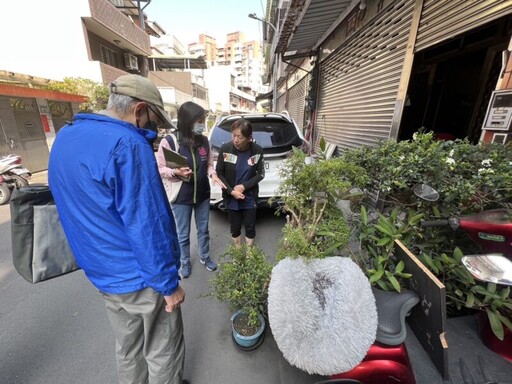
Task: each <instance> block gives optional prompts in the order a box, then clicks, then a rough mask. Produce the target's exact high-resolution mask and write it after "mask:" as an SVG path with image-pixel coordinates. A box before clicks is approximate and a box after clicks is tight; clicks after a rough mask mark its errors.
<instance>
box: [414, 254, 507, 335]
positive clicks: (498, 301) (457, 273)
mask: <svg viewBox="0 0 512 384" xmlns="http://www.w3.org/2000/svg"><path fill="white" fill-rule="evenodd" d="M463 256H464V254H463V253H462V251H461V250H460V249H459V248H455V250H454V251H453V254H452V255H451V256H450V255H448V254H446V253H442V254H441V255H440V257H435V258H433V257H431V256H429V255H428V254H425V253H424V254H422V255H421V259H422V261H423V262H424V264H425V265H427V266H428V267H429V269H430V270H431V271H432V272H434V273H435V274H436V275H437V276H439V277H440V278H441V280H442V281H443V283H444V285H445V287H446V303H447V308H448V310H449V311H451V312H452V314H454V313H457V312H458V311H461V310H463V309H465V308H466V309H475V310H479V311H483V312H485V313H486V315H487V317H488V319H489V324H490V325H491V329H492V331H493V333H494V335H496V337H497V338H498V339H500V340H503V338H504V334H505V331H504V329H505V328H504V327H506V328H508V329H509V330H511V331H512V320H511V319H512V298H511V297H510V287H509V286H508V287H501V288H500V287H498V286H497V285H496V284H494V283H479V282H477V281H475V279H474V278H473V276H472V275H471V273H470V272H469V271H468V270H467V269H466V268H465V267H464V266H463V265H462V261H461V260H462V257H463Z"/></svg>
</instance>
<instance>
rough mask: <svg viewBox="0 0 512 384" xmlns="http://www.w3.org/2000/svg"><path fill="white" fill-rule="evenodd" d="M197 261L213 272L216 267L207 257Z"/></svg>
mask: <svg viewBox="0 0 512 384" xmlns="http://www.w3.org/2000/svg"><path fill="white" fill-rule="evenodd" d="M199 261H201V264H203V265H204V266H205V267H206V269H207V270H209V271H210V272H213V271H215V270H216V269H217V264H216V263H215V262H214V261H213V260H212V259H210V258H209V257H207V258H206V259H199Z"/></svg>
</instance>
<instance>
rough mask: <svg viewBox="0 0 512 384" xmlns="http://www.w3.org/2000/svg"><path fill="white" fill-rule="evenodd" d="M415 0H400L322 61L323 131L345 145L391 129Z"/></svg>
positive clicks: (319, 124)
mask: <svg viewBox="0 0 512 384" xmlns="http://www.w3.org/2000/svg"><path fill="white" fill-rule="evenodd" d="M413 8H414V1H405V0H400V1H395V2H394V3H393V4H391V5H390V6H389V7H387V8H386V9H384V10H383V11H381V13H380V14H379V15H377V16H376V18H375V19H373V20H372V21H371V22H370V23H369V24H368V25H367V26H366V27H364V28H363V29H362V30H361V31H359V32H357V33H356V34H355V36H353V38H352V39H350V40H349V41H348V42H347V43H346V44H344V45H343V46H341V47H340V49H339V50H337V51H336V52H335V53H333V54H332V55H331V56H330V57H329V58H327V59H326V60H325V61H324V62H322V63H321V67H320V88H319V90H320V94H319V102H318V109H317V117H316V124H315V125H316V129H315V131H316V132H315V133H316V134H315V138H316V143H317V144H316V145H318V140H319V138H320V137H322V136H323V137H325V139H326V140H327V141H329V142H332V143H335V144H336V145H338V147H340V148H349V147H359V146H362V145H372V144H375V143H376V142H377V141H379V140H381V139H387V138H389V135H390V130H391V123H392V120H393V111H394V108H395V102H396V97H397V93H398V86H399V82H400V77H401V73H402V67H403V62H404V58H405V53H406V48H407V42H408V39H409V31H410V28H411V22H412V14H413Z"/></svg>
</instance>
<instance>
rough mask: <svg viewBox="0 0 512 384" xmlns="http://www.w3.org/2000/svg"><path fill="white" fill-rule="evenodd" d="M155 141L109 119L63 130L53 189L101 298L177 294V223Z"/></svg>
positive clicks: (54, 155) (52, 170) (80, 118)
mask: <svg viewBox="0 0 512 384" xmlns="http://www.w3.org/2000/svg"><path fill="white" fill-rule="evenodd" d="M154 137H155V133H154V132H151V131H148V130H145V129H138V128H136V127H135V126H133V125H132V124H130V123H127V122H124V121H121V120H117V119H113V118H110V117H107V116H104V115H95V114H78V115H76V116H75V118H74V120H73V122H72V123H70V124H68V125H66V126H65V127H64V128H62V129H61V130H60V131H59V133H58V134H57V137H56V139H55V142H54V144H53V147H52V150H51V153H50V161H49V167H48V180H49V184H50V189H51V191H52V194H53V196H54V198H55V204H56V205H57V211H58V212H59V216H60V219H61V222H62V227H63V228H64V232H65V233H66V237H67V238H68V241H69V244H70V246H71V249H72V250H73V253H74V255H75V258H76V261H77V263H78V265H79V266H80V267H81V268H82V269H83V270H84V272H85V274H86V275H87V277H88V278H89V280H90V281H91V282H92V283H93V284H94V286H95V287H96V288H97V289H99V290H100V291H102V292H106V293H114V294H122V293H130V292H135V291H139V290H141V289H144V288H146V287H151V288H152V289H153V290H155V291H156V292H159V293H161V294H162V295H169V294H171V293H172V292H174V290H175V289H176V288H177V286H178V280H179V278H178V269H179V263H180V251H179V245H178V241H177V235H176V227H175V224H174V218H173V216H172V212H171V210H170V207H169V202H168V201H167V198H166V196H165V192H164V188H163V185H162V180H161V178H160V175H159V173H158V170H157V166H156V161H155V156H154V154H153V149H152V147H151V145H150V144H149V142H148V139H154Z"/></svg>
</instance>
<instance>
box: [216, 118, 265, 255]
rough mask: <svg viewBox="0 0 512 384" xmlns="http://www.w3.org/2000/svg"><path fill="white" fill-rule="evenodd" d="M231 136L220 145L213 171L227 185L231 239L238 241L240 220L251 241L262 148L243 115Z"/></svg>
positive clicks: (262, 169)
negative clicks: (214, 170) (253, 138)
mask: <svg viewBox="0 0 512 384" xmlns="http://www.w3.org/2000/svg"><path fill="white" fill-rule="evenodd" d="M231 139H232V141H231V142H229V143H225V144H223V145H222V147H221V148H220V152H219V157H218V160H217V167H216V171H217V176H218V177H219V179H220V180H221V181H222V182H223V183H224V185H225V186H226V188H225V189H223V190H222V197H223V198H224V205H225V206H226V208H227V210H228V218H229V224H230V227H231V237H232V238H233V242H234V243H235V245H240V244H241V230H242V224H243V225H244V229H245V242H246V244H247V245H252V244H253V243H254V237H255V236H256V228H255V223H256V206H257V203H258V183H259V182H260V181H261V180H263V178H264V177H265V169H264V167H263V149H262V148H261V147H260V146H259V145H258V144H256V143H254V142H253V141H252V125H251V123H250V122H249V121H247V120H245V119H238V120H236V121H235V122H234V123H233V125H232V126H231Z"/></svg>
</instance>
